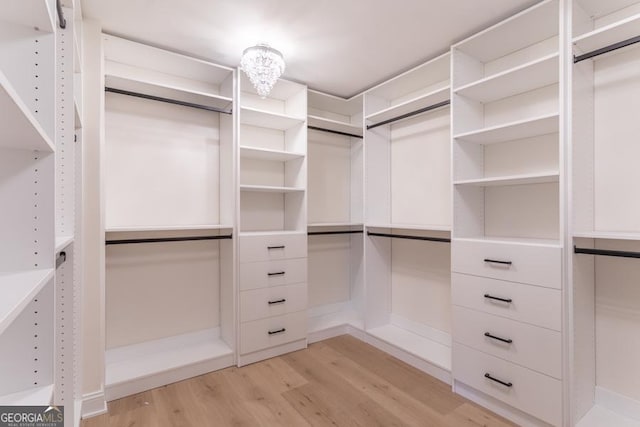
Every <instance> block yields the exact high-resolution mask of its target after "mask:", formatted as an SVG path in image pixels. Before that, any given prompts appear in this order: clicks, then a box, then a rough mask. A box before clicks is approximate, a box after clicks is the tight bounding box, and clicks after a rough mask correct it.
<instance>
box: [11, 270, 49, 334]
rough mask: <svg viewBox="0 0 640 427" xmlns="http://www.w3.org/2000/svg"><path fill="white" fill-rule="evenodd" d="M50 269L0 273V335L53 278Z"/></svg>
mask: <svg viewBox="0 0 640 427" xmlns="http://www.w3.org/2000/svg"><path fill="white" fill-rule="evenodd" d="M54 272H55V271H54V270H53V269H52V268H47V269H41V270H31V271H21V272H14V273H7V272H2V273H0V292H2V295H3V297H2V298H1V299H0V334H2V333H3V332H4V331H5V330H6V329H7V327H9V325H11V323H12V322H13V321H14V320H15V319H16V317H18V316H19V315H20V313H21V312H22V310H24V309H25V307H26V306H27V305H28V304H29V303H30V302H31V300H32V299H33V298H34V297H35V296H36V295H37V294H38V292H40V290H41V289H42V288H43V287H44V286H45V285H46V284H47V282H48V281H49V280H50V279H51V278H52V277H53V274H54Z"/></svg>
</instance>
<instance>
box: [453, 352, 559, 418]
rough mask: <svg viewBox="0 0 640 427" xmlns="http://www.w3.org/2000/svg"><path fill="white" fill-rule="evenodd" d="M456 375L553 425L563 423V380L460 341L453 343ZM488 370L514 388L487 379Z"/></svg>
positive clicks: (490, 394) (466, 382)
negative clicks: (465, 344) (480, 350)
mask: <svg viewBox="0 0 640 427" xmlns="http://www.w3.org/2000/svg"><path fill="white" fill-rule="evenodd" d="M453 366H454V369H453V376H454V378H455V379H456V380H458V381H461V382H463V383H465V384H467V385H469V386H471V387H473V388H475V389H477V390H480V391H482V392H484V393H486V394H488V395H489V396H493V397H495V398H496V399H499V400H501V401H503V402H505V403H507V404H509V405H512V406H514V407H516V408H518V409H520V410H522V411H524V412H526V413H528V414H531V415H533V416H535V417H537V418H540V419H542V420H544V421H546V422H548V423H550V424H552V425H555V426H559V425H561V424H562V382H560V381H558V380H556V379H554V378H551V377H548V376H546V375H542V374H539V373H537V372H534V371H532V370H529V369H527V368H523V367H520V366H518V365H515V364H513V363H509V362H506V361H504V360H502V359H498V358H497V357H494V356H490V355H488V354H486V353H482V352H479V351H476V350H473V349H471V348H470V347H466V346H463V345H461V344H457V343H454V344H453ZM485 373H488V374H490V375H492V376H493V377H494V378H497V379H500V380H501V381H504V382H511V383H512V384H513V385H512V387H505V386H503V385H501V384H498V383H495V382H493V381H491V380H490V379H488V378H485Z"/></svg>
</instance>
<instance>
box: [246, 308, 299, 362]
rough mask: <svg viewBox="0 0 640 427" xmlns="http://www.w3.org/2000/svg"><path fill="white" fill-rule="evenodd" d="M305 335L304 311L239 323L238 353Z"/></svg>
mask: <svg viewBox="0 0 640 427" xmlns="http://www.w3.org/2000/svg"><path fill="white" fill-rule="evenodd" d="M306 337H307V312H306V311H298V312H296V313H289V314H284V315H282V316H275V317H269V318H266V319H260V320H254V321H252V322H246V323H242V324H240V353H241V354H249V353H252V352H254V351H258V350H264V349H267V348H270V347H275V346H278V345H281V344H286V343H289V342H293V341H297V340H300V339H304V338H306Z"/></svg>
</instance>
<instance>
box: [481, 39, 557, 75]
mask: <svg viewBox="0 0 640 427" xmlns="http://www.w3.org/2000/svg"><path fill="white" fill-rule="evenodd" d="M558 47H559V39H558V36H553V37H549V38H547V39H544V40H542V41H540V42H538V43H535V44H532V45H530V46H528V47H526V48H524V49H521V50H517V51H515V52H513V53H510V54H509V55H506V56H502V57H500V58H498V59H496V60H493V61H490V62H487V63H486V64H484V75H485V76H487V77H490V76H493V75H496V74H498V73H501V72H505V71H508V70H510V69H513V68H517V67H518V66H519V65H522V64H525V63H529V62H532V61H536V60H538V59H540V58H543V57H545V56H549V55H553V54H557V53H558ZM557 77H558V74H557V73H556V79H557ZM556 81H557V80H556Z"/></svg>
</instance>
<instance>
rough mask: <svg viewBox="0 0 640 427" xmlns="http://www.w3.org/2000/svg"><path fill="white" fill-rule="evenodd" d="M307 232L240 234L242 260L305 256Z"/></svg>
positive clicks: (253, 260)
mask: <svg viewBox="0 0 640 427" xmlns="http://www.w3.org/2000/svg"><path fill="white" fill-rule="evenodd" d="M306 256H307V235H306V234H280V235H267V236H240V262H257V261H269V260H274V259H287V258H305V257H306Z"/></svg>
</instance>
